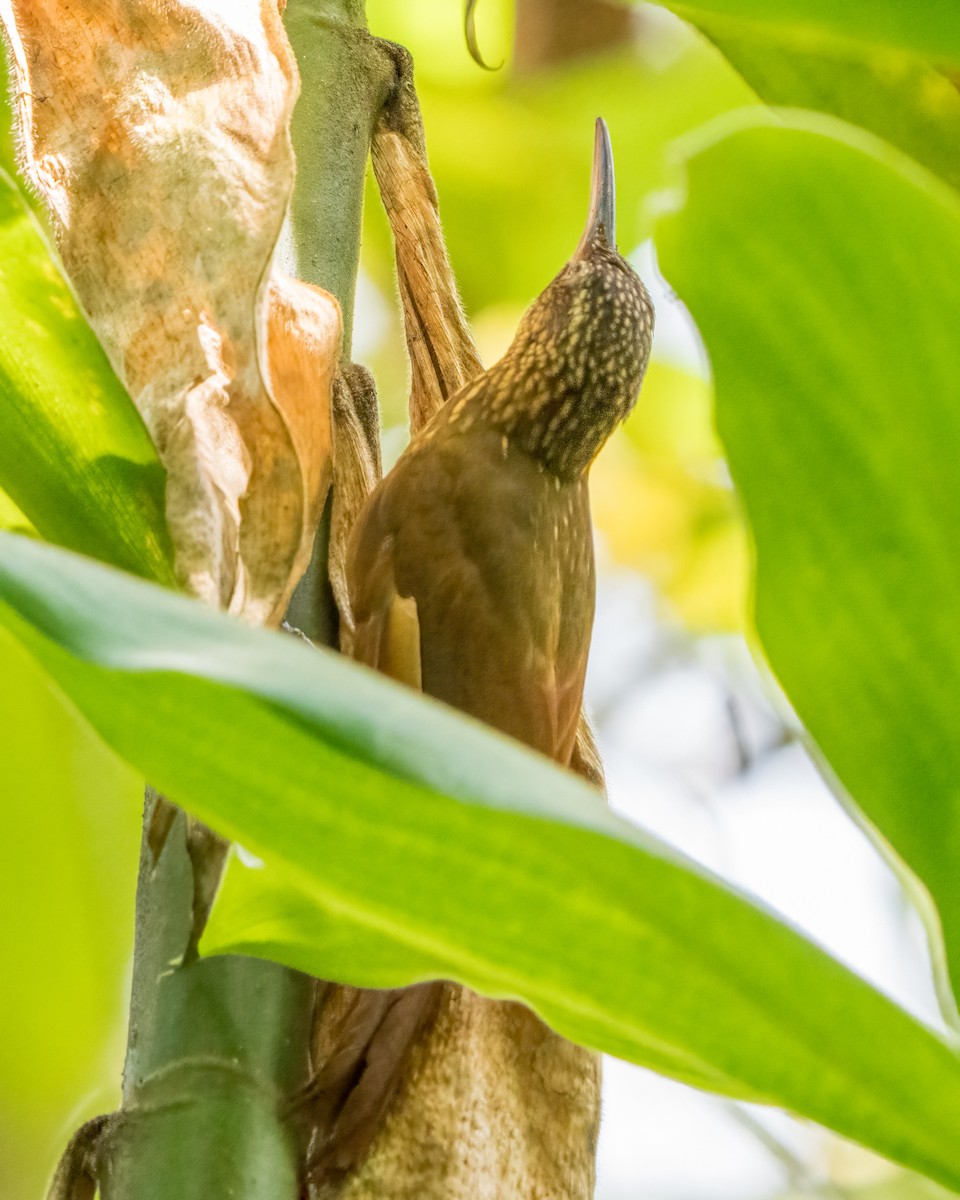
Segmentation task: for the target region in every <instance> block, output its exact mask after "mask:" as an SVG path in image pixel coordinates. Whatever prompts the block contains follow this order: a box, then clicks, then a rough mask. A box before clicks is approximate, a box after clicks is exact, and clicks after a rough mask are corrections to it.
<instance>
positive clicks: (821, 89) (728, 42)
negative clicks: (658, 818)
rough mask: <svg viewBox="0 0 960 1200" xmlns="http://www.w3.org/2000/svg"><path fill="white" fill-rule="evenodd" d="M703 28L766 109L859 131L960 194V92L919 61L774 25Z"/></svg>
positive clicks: (716, 23) (711, 22) (714, 23)
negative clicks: (816, 115) (818, 116)
mask: <svg viewBox="0 0 960 1200" xmlns="http://www.w3.org/2000/svg"><path fill="white" fill-rule="evenodd" d="M698 24H699V27H700V29H701V30H702V32H703V33H705V34H706V36H707V37H708V38H709V39H710V41H712V42H713V43H714V45H715V46H717V47H718V49H719V50H721V51H722V52H723V55H724V57H725V58H726V59H727V61H728V62H729V63H730V64H731V65H732V66H734V67H735V68H736V69H737V70H738V71H739V72H740V74H741V75H742V76H743V78H744V79H745V80H746V82H747V83H749V84H750V86H751V87H752V88H753V90H754V91H755V92H756V94H757V95H758V96H759V97H760V99H761V100H764V101H766V103H767V104H773V105H779V106H782V107H791V108H810V109H815V110H817V111H820V112H826V113H831V114H833V115H834V116H837V117H840V118H841V119H842V120H844V121H849V122H850V123H851V124H853V125H861V126H862V127H863V128H864V129H867V130H869V131H870V132H871V133H875V134H876V135H877V136H878V137H881V138H884V139H885V140H886V141H888V142H890V144H891V145H893V146H896V147H897V148H898V149H900V150H903V151H904V152H905V153H906V154H909V155H911V157H913V158H915V159H916V160H917V162H919V163H921V164H922V165H923V166H925V167H927V168H928V169H929V170H931V171H933V172H934V173H935V174H937V175H939V176H940V177H941V178H942V179H944V180H946V181H947V182H948V183H949V184H951V185H952V186H953V187H958V188H960V91H958V89H957V87H956V84H955V83H954V82H953V81H952V80H950V79H948V78H947V77H946V76H945V75H942V74H941V73H940V72H939V71H937V70H935V69H934V68H933V67H931V66H929V65H928V64H927V63H925V62H924V61H923V60H922V59H921V58H918V57H917V56H916V55H914V54H909V53H904V52H902V51H898V50H890V49H875V48H873V47H870V46H865V47H861V46H856V47H853V46H845V45H842V44H841V45H839V46H838V45H837V44H836V43H835V42H833V41H831V39H829V38H826V37H823V36H822V35H816V34H815V35H812V36H799V35H797V34H796V33H793V32H785V31H783V30H780V29H777V28H771V27H769V26H767V27H764V28H762V29H756V28H749V27H746V28H745V27H744V26H743V25H738V24H736V23H732V22H729V21H723V20H717V19H714V18H709V17H708V18H704V19H702V20H700V21H699V22H698Z"/></svg>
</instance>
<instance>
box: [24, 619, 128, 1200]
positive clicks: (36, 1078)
mask: <svg viewBox="0 0 960 1200" xmlns="http://www.w3.org/2000/svg"><path fill="white" fill-rule="evenodd" d="M0 681H2V683H0V819H2V822H3V837H2V839H0V914H2V919H0V962H2V963H3V968H2V974H3V983H2V985H0V1029H4V1030H6V1031H7V1033H6V1036H5V1037H4V1038H3V1044H2V1049H0V1195H2V1196H9V1197H23V1198H24V1200H28V1198H30V1197H38V1196H42V1195H43V1189H44V1185H45V1184H46V1182H47V1180H48V1179H49V1176H50V1174H51V1173H52V1171H53V1167H54V1164H55V1162H56V1156H57V1154H58V1153H59V1151H60V1150H62V1148H63V1139H64V1136H65V1132H66V1130H67V1128H68V1126H69V1124H70V1122H71V1121H73V1122H74V1123H76V1122H77V1121H79V1120H80V1119H81V1118H83V1117H92V1116H95V1115H96V1114H97V1112H104V1111H107V1110H109V1109H111V1108H114V1107H116V1105H117V1102H118V1100H119V1074H120V1066H121V1063H122V1054H123V1027H124V1010H125V995H124V993H125V990H126V986H125V977H126V975H127V972H128V969H129V962H130V936H131V932H132V929H133V892H134V885H135V883H136V876H137V845H138V842H139V834H140V819H139V810H140V803H141V798H142V796H143V784H142V782H141V781H140V780H139V778H138V777H137V776H136V775H135V774H134V773H133V772H132V771H130V770H129V768H128V767H126V766H125V765H124V764H123V763H121V762H120V761H119V760H118V759H117V758H116V757H115V756H114V755H113V754H111V753H110V752H109V751H108V750H106V748H105V747H104V746H103V743H102V742H101V741H100V739H99V738H98V737H97V736H96V734H94V733H93V732H92V731H91V729H90V727H89V725H87V723H86V722H85V721H84V720H83V718H82V717H80V716H79V715H78V714H77V713H76V711H75V710H74V709H73V707H72V705H70V704H69V703H68V702H67V701H65V700H64V699H63V697H62V696H61V695H60V694H59V693H58V692H57V690H56V688H54V687H52V686H51V684H50V680H49V678H48V677H46V676H45V675H44V674H43V672H42V671H41V670H40V669H39V668H38V666H37V664H36V663H35V662H34V661H33V660H32V659H31V658H30V657H29V655H28V654H26V653H25V652H24V649H23V647H22V646H20V645H19V644H18V643H17V642H16V641H15V640H14V639H13V638H12V637H11V635H10V634H9V632H8V631H7V630H6V629H0ZM108 1064H109V1066H110V1067H112V1071H110V1073H109V1075H107V1077H108V1078H111V1079H116V1081H117V1082H116V1084H114V1085H113V1086H112V1087H111V1088H110V1089H109V1090H107V1091H106V1092H105V1091H104V1088H103V1087H102V1080H103V1078H104V1077H105V1074H106V1072H105V1068H107V1065H108ZM80 1098H82V1100H81V1105H82V1107H81V1108H80V1109H78V1107H77V1103H78V1099H80Z"/></svg>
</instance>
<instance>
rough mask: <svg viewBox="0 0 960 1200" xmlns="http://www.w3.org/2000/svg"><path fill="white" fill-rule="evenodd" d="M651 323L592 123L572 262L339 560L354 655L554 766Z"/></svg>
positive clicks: (437, 424)
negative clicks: (610, 464) (618, 431)
mask: <svg viewBox="0 0 960 1200" xmlns="http://www.w3.org/2000/svg"><path fill="white" fill-rule="evenodd" d="M653 320H654V317H653V306H652V304H651V301H650V297H649V295H648V293H647V291H646V288H645V287H644V285H643V283H642V282H641V280H640V278H639V276H638V275H637V273H636V272H635V271H634V269H633V268H632V267H631V266H630V264H629V263H628V262H627V261H626V259H625V258H623V257H622V255H620V253H619V252H618V250H617V246H616V233H615V191H614V175H613V155H612V150H611V146H610V136H609V133H608V131H607V127H606V125H605V123H604V122H603V121H602V120H598V122H597V126H596V136H595V148H594V168H593V174H592V181H591V203H590V210H589V217H588V220H587V225H586V228H585V230H584V232H583V236H582V237H581V239H580V243H579V245H578V246H577V249H576V251H575V253H574V254H573V257H572V258H571V259H570V261H569V262H568V263H567V264H566V265H565V266H564V268H563V269H562V270H561V271H560V273H559V274H558V275H557V276H556V278H555V279H554V280H553V281H552V282H551V283H550V284H549V286H548V287H547V288H546V289H545V291H543V292H542V293H541V295H540V296H538V298H537V299H536V300H535V301H534V303H533V304H532V306H531V307H530V308H529V310H528V311H527V312H526V313H525V315H524V317H523V319H522V320H521V322H520V325H519V328H518V330H517V333H516V336H515V337H514V340H513V343H512V344H511V346H510V348H509V349H508V351H507V352H506V354H505V355H504V356H503V357H502V358H501V359H500V361H499V362H497V363H496V364H495V365H494V366H492V367H491V368H490V369H489V370H487V371H485V372H484V373H483V374H481V375H480V376H478V377H477V378H476V379H474V380H473V381H471V382H470V383H468V384H467V385H466V386H465V387H464V388H463V389H462V390H461V391H460V392H459V393H458V394H456V395H455V396H453V397H452V398H451V399H450V400H449V401H448V402H447V403H446V404H445V405H444V407H443V408H442V409H441V410H440V412H439V413H438V414H437V415H436V416H435V417H434V419H433V420H432V421H431V422H430V423H429V424H428V425H427V426H426V427H425V428H424V429H423V430H422V431H421V432H420V433H419V435H418V436H417V437H415V438H414V440H413V441H412V443H411V445H410V446H409V447H408V448H407V450H406V451H405V452H404V453H403V454H402V455H401V457H400V459H399V460H398V462H397V463H396V465H395V467H394V468H393V470H392V471H391V472H390V473H389V474H388V475H387V477H386V478H385V479H384V480H383V481H382V482H381V483H380V485H379V486H378V487H377V488H376V489H375V490H374V492H373V493H372V495H371V496H370V497H369V499H368V501H367V503H366V505H365V507H364V508H363V510H362V511H361V513H360V515H359V517H358V520H357V522H356V524H355V526H354V529H353V532H352V535H351V539H350V546H349V549H348V553H347V584H348V590H349V596H350V604H351V609H352V619H353V623H354V641H353V656H354V658H356V659H358V660H359V661H361V662H364V663H366V664H367V665H369V666H373V667H376V668H377V669H378V670H380V671H383V672H385V673H386V674H388V675H391V676H392V677H394V678H396V679H399V680H401V681H402V682H405V683H408V684H410V685H412V686H414V687H417V688H419V689H421V690H422V691H423V692H425V693H426V694H428V695H430V696H433V697H435V698H436V699H438V700H442V701H445V702H446V703H447V704H450V705H452V706H453V707H455V708H458V709H460V710H461V711H463V712H465V713H468V714H470V715H471V716H473V717H476V718H477V719H479V720H481V721H485V722H486V723H487V724H488V725H492V726H493V727H494V728H496V729H499V730H500V731H501V732H503V733H505V734H508V735H509V736H511V737H514V738H516V739H517V740H519V741H521V742H524V743H525V744H526V745H528V746H530V747H532V748H533V749H535V750H539V751H540V752H541V753H544V754H546V755H548V756H549V757H550V758H552V759H554V760H555V761H556V762H559V763H560V764H562V765H564V766H567V765H569V763H570V758H571V753H572V750H573V746H574V740H575V735H576V729H577V725H578V722H579V717H580V711H581V706H582V701H583V686H584V676H585V671H586V663H587V655H588V651H589V644H590V635H591V630H592V625H593V614H594V593H595V578H594V556H593V533H592V527H591V521H590V505H589V495H588V482H587V479H588V472H589V468H590V465H591V464H592V463H593V461H594V459H595V458H596V457H597V454H598V453H599V451H600V449H601V448H602V446H603V445H604V443H605V442H606V441H607V439H608V437H609V436H610V434H611V433H612V432H613V431H614V429H615V428H616V427H617V425H619V424H620V422H621V421H623V419H624V418H625V417H626V416H627V415H628V414H629V412H630V411H631V409H632V408H633V406H634V403H635V401H636V398H637V394H638V392H639V389H640V384H641V382H642V379H643V375H644V371H645V369H646V364H647V360H648V358H649V354H650V347H651V342H652V336H653Z"/></svg>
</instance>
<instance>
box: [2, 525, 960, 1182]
mask: <svg viewBox="0 0 960 1200" xmlns="http://www.w3.org/2000/svg"><path fill="white" fill-rule="evenodd" d="M0 599H2V603H0V619H2V620H3V621H4V622H5V623H7V624H9V626H10V628H11V629H12V630H13V631H14V632H15V633H16V635H17V636H18V637H19V638H21V639H22V640H23V642H24V644H25V645H26V646H27V647H28V648H29V649H30V651H31V653H33V654H34V655H35V656H36V657H37V659H38V660H39V661H40V662H41V663H42V664H43V666H44V667H45V668H46V669H47V670H48V671H49V672H50V673H51V675H52V676H53V677H54V678H55V679H56V680H57V682H58V683H59V684H60V686H61V687H62V688H63V689H64V690H65V691H66V693H67V694H68V695H69V696H70V698H71V699H72V700H73V701H74V703H75V704H76V705H77V706H78V708H79V709H80V710H81V711H82V712H83V713H84V714H85V715H86V716H87V717H88V718H89V719H90V721H91V722H92V723H93V724H94V726H95V727H96V728H97V729H98V730H99V732H100V733H101V734H102V735H103V737H104V738H105V740H106V741H107V742H108V743H109V744H110V745H111V746H113V747H114V748H115V749H116V750H117V751H118V752H119V753H121V755H122V756H123V757H125V758H127V759H128V760H129V761H130V762H131V763H133V764H134V765H136V766H137V767H138V768H139V769H140V770H142V771H143V772H144V773H145V774H146V775H147V776H148V777H149V778H150V779H151V780H153V781H154V782H155V783H156V784H157V785H158V786H159V787H161V788H163V789H164V790H165V791H166V792H167V793H168V794H169V795H170V796H172V797H173V798H175V799H176V800H178V801H180V802H181V803H183V804H185V805H186V806H188V807H189V808H190V809H191V810H193V811H194V812H196V813H197V814H198V815H199V816H200V817H202V818H203V819H204V820H207V821H209V822H211V823H212V824H213V825H214V826H215V827H217V828H218V829H220V830H221V831H222V832H224V833H225V834H227V835H229V836H231V837H233V838H236V839H239V840H240V841H241V842H242V843H243V844H244V845H245V846H246V847H247V849H248V850H250V851H252V852H253V853H255V854H258V855H260V856H262V857H263V858H264V860H265V861H266V862H267V863H268V864H270V866H272V867H273V868H274V869H275V870H276V871H278V872H281V873H286V874H287V877H288V879H289V880H290V881H293V883H295V885H296V886H295V887H291V888H288V889H287V896H288V899H287V902H286V918H287V928H286V929H284V927H283V925H282V924H281V923H280V922H276V921H274V922H273V924H272V925H271V926H270V928H269V929H268V930H267V931H266V932H267V934H268V935H271V936H273V937H275V939H276V940H275V941H274V942H273V943H271V945H270V949H271V950H276V951H277V952H278V953H279V954H280V955H282V957H284V958H285V959H286V960H287V961H290V962H292V963H294V964H296V965H303V966H308V967H310V968H311V969H312V970H315V971H317V972H318V973H326V974H334V975H339V976H341V977H342V978H345V979H347V980H351V981H354V982H360V983H366V984H373V983H380V984H395V983H398V982H401V981H406V980H412V979H418V978H422V977H423V976H424V975H442V976H448V977H454V978H459V979H462V980H464V981H465V982H467V983H469V984H471V985H473V986H474V987H477V988H480V989H481V990H483V991H486V992H489V993H491V994H494V995H499V996H520V997H522V998H524V999H526V1000H528V1001H529V1002H530V1003H531V1004H533V1005H534V1006H535V1007H536V1008H537V1009H538V1010H539V1011H540V1012H541V1013H542V1014H543V1015H544V1016H545V1017H546V1018H547V1019H548V1020H550V1021H551V1022H552V1023H553V1024H554V1025H556V1027H557V1028H558V1029H560V1030H562V1031H563V1032H565V1033H567V1034H568V1035H570V1036H572V1037H575V1038H577V1039H580V1040H582V1041H584V1042H587V1043H589V1044H591V1045H594V1046H596V1047H599V1048H602V1049H605V1050H608V1051H611V1052H613V1053H615V1054H619V1055H621V1056H623V1057H626V1058H630V1059H633V1060H635V1061H638V1062H641V1063H646V1064H650V1065H653V1066H655V1067H658V1068H659V1069H661V1070H664V1071H667V1072H669V1073H670V1074H672V1075H675V1076H677V1077H679V1078H684V1079H688V1080H691V1081H694V1082H697V1083H699V1084H701V1085H708V1086H712V1087H715V1088H717V1089H719V1090H725V1091H728V1092H731V1093H735V1094H739V1095H748V1096H752V1097H754V1098H757V1099H764V1100H768V1101H771V1102H775V1103H779V1104H783V1105H785V1106H787V1107H789V1108H792V1109H794V1110H795V1111H797V1112H799V1113H802V1114H805V1115H806V1116H809V1117H812V1118H814V1119H816V1120H819V1121H822V1122H824V1123H825V1124H828V1125H831V1126H833V1127H834V1128H836V1129H838V1130H840V1131H841V1132H843V1133H845V1134H847V1135H848V1136H850V1137H853V1138H856V1139H858V1140H860V1141H862V1142H864V1143H865V1144H867V1145H869V1146H872V1147H873V1148H875V1149H877V1150H879V1151H880V1152H882V1153H884V1154H887V1155H889V1156H891V1157H893V1158H896V1159H898V1160H900V1161H902V1162H904V1163H906V1164H908V1165H911V1166H913V1167H916V1168H917V1169H919V1170H921V1171H925V1172H927V1173H929V1174H930V1175H931V1176H934V1177H935V1178H937V1179H940V1180H942V1181H943V1182H945V1183H947V1184H948V1185H952V1186H953V1187H954V1188H957V1189H958V1190H960V1060H958V1058H957V1057H956V1055H955V1054H954V1052H953V1050H952V1049H951V1048H950V1047H949V1046H948V1045H947V1044H946V1043H945V1042H944V1041H942V1040H941V1039H940V1038H939V1037H937V1036H936V1035H935V1034H933V1033H932V1032H930V1031H929V1030H927V1029H926V1028H924V1027H923V1026H922V1025H920V1024H919V1023H917V1022H916V1021H914V1020H913V1019H912V1018H910V1017H908V1016H907V1015H906V1014H905V1013H904V1012H903V1011H901V1010H900V1009H898V1008H897V1007H896V1006H895V1005H894V1004H892V1003H891V1002H890V1001H889V1000H887V999H886V998H884V997H883V996H882V995H881V994H880V993H878V992H876V991H874V990H873V989H872V988H870V987H868V986H867V985H866V984H865V983H864V982H863V981H862V980H860V979H859V978H858V977H857V976H855V975H854V974H852V973H851V972H849V971H848V970H846V969H845V968H844V967H842V966H841V965H840V964H838V963H837V962H836V961H835V960H833V959H832V958H830V956H829V955H827V954H826V953H824V952H823V951H822V950H819V949H818V948H817V947H816V946H815V945H814V944H812V943H811V942H809V941H807V940H806V939H804V938H803V937H801V936H800V935H799V934H797V933H796V932H794V931H793V930H791V929H790V928H789V927H788V926H786V925H784V924H782V923H780V922H778V921H777V920H776V919H775V918H774V917H773V916H772V915H770V914H769V913H767V912H766V911H764V910H763V909H762V908H761V907H760V906H758V905H754V904H752V903H750V902H749V901H748V900H747V899H746V898H745V897H743V896H741V895H739V894H738V893H736V892H735V891H733V890H732V889H730V888H727V887H725V886H724V885H723V884H722V883H720V882H719V881H718V880H717V879H715V878H713V877H712V876H710V875H709V874H707V873H706V872H704V871H702V870H700V869H698V868H697V867H695V866H693V865H692V864H691V863H690V862H688V861H686V860H685V859H684V858H683V857H682V856H681V855H679V854H678V853H676V852H674V851H673V850H671V849H670V848H669V847H668V846H666V845H664V844H662V843H660V842H658V841H656V840H655V839H653V838H651V837H649V836H647V835H646V834H644V833H643V832H641V831H640V830H638V829H636V828H635V827H633V826H631V825H629V824H627V823H626V822H624V821H623V820H621V819H619V818H618V817H616V816H614V815H613V814H612V813H611V812H610V811H609V810H608V809H607V808H606V807H605V806H604V805H603V804H602V802H601V800H600V797H599V796H598V795H597V794H596V793H595V792H593V791H592V790H591V789H589V788H588V787H587V786H586V785H585V784H584V783H582V782H581V781H580V780H578V779H577V778H576V777H574V776H572V775H570V774H568V773H566V772H563V771H561V770H559V769H558V768H556V767H555V766H553V765H552V764H550V763H549V762H547V761H546V760H544V759H541V758H539V757H538V756H536V755H534V754H532V753H530V752H528V751H526V750H525V749H524V748H522V747H520V746H517V745H515V744H513V743H511V742H509V741H508V740H507V739H505V738H502V737H500V736H499V735H497V734H494V733H492V732H490V731H488V730H485V729H483V728H482V727H480V726H478V725H476V724H475V723H473V722H471V721H468V720H466V719H465V718H463V717H461V716H459V715H458V714H455V713H453V712H451V711H450V710H447V709H444V708H443V707H442V706H440V705H437V704H435V703H433V702H431V701H428V700H424V699H423V698H422V697H419V696H417V695H415V694H414V693H412V692H410V691H407V690H405V689H403V688H401V687H399V686H398V685H395V684H392V683H391V682H389V681H387V680H385V679H382V678H380V677H379V676H376V675H374V674H373V673H371V672H368V671H366V670H365V669H363V668H361V667H357V666H356V665H354V664H351V663H349V662H347V661H345V660H343V659H341V658H339V657H338V656H336V655H334V654H332V653H329V652H321V651H318V652H316V653H312V652H309V651H307V650H305V649H304V648H303V647H301V646H300V645H298V644H297V643H295V642H294V641H293V639H285V638H283V637H282V636H280V635H277V634H271V633H267V632H265V631H261V630H252V629H248V628H245V627H244V626H242V625H240V624H239V623H237V622H234V621H232V620H230V619H229V618H226V617H223V616H221V615H218V614H216V613H213V612H210V611H207V610H205V609H204V608H202V607H201V606H200V605H198V604H194V603H191V602H189V601H187V600H185V599H182V598H180V597H178V596H176V595H175V594H173V593H170V592H167V591H165V590H164V589H160V588H156V587H153V586H150V585H148V584H144V583H141V582H138V581H137V580H134V579H132V578H130V577H129V576H125V575H123V574H121V573H117V572H114V571H111V570H109V569H107V568H104V567H101V566H98V565H96V564H93V563H89V562H87V561H85V560H83V559H81V558H78V557H76V556H73V555H68V554H65V553H63V552H62V551H57V550H54V549H51V548H50V547H46V546H43V545H42V544H39V543H36V542H33V541H31V540H29V539H23V538H16V537H14V536H13V535H10V534H2V535H0ZM273 895H274V897H275V896H276V892H274V893H273ZM267 899H268V901H269V900H270V897H269V896H268V897H267ZM298 911H299V915H298ZM265 912H266V914H267V915H268V917H273V916H275V915H276V904H274V903H272V902H270V903H268V904H267V905H266V906H265ZM250 928H251V927H250V925H249V924H248V926H247V932H249V931H250ZM237 932H238V935H239V934H240V933H241V931H237ZM255 932H256V931H255ZM261 932H262V926H261ZM281 939H282V940H281ZM324 939H325V940H324ZM250 940H251V942H255V939H254V938H251V939H250ZM261 940H262V939H261ZM267 940H269V938H268V939H267Z"/></svg>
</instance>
